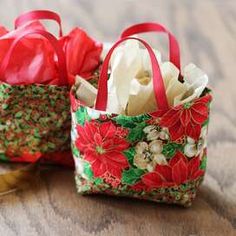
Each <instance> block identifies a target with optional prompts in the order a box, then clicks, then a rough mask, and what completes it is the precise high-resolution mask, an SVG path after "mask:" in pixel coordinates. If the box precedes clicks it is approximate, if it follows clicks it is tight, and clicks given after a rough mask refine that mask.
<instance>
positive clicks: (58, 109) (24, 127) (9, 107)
mask: <svg viewBox="0 0 236 236" xmlns="http://www.w3.org/2000/svg"><path fill="white" fill-rule="evenodd" d="M28 35H37V36H40V37H44V38H46V39H47V40H48V41H49V42H50V44H51V46H52V48H53V49H54V51H55V55H56V56H57V59H58V63H57V64H58V76H59V85H50V84H48V85H46V84H34V83H33V84H26V85H11V84H8V83H4V82H1V83H0V130H1V132H0V159H1V160H3V161H11V162H36V161H37V160H39V159H41V160H42V162H49V163H56V164H63V165H69V166H71V165H72V164H73V161H72V160H73V159H72V156H71V151H70V126H71V118H70V101H69V86H68V77H67V76H68V75H67V68H66V59H65V55H64V52H63V49H62V48H61V46H60V44H59V42H58V40H57V39H56V38H55V37H54V36H53V35H52V34H50V33H49V32H46V31H43V30H26V31H24V32H21V33H19V34H18V35H17V37H16V38H15V39H14V41H13V43H12V44H11V46H10V48H9V50H8V51H7V53H6V55H5V57H4V59H3V60H2V63H1V65H0V78H1V77H2V76H3V75H4V72H5V70H6V68H7V66H8V64H9V62H10V60H11V55H12V52H13V50H14V48H15V47H16V46H17V44H18V43H19V42H20V41H21V40H22V39H23V38H24V37H26V36H28ZM29 40H30V38H29ZM32 73H34V71H33V70H32Z"/></svg>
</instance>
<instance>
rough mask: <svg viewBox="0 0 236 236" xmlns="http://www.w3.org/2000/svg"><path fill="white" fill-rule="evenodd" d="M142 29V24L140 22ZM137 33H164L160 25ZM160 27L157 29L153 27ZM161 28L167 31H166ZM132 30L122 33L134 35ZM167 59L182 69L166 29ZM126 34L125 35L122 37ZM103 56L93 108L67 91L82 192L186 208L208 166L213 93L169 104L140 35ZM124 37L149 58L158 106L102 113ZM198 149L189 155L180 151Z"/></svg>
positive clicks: (151, 54)
mask: <svg viewBox="0 0 236 236" xmlns="http://www.w3.org/2000/svg"><path fill="white" fill-rule="evenodd" d="M139 27H140V26H139ZM146 27H147V26H145V27H144V28H143V29H140V28H138V31H139V32H140V31H144V32H148V31H162V32H163V29H164V28H163V27H161V28H160V25H158V26H155V27H154V28H155V29H153V27H151V26H150V25H149V27H151V28H148V29H147V28H146ZM157 28H158V29H157ZM164 30H165V29H164ZM135 31H136V30H135V29H133V28H131V29H129V30H128V32H127V31H126V33H124V34H129V35H132V34H133V33H137V32H135ZM165 32H167V33H168V36H169V39H170V61H172V62H173V63H174V64H175V65H176V66H177V67H178V68H180V60H179V47H178V43H177V41H176V40H175V38H174V37H173V35H171V34H170V33H169V32H168V31H166V30H165ZM125 36H128V35H125ZM125 36H124V35H123V36H122V37H124V38H122V39H120V40H119V41H118V42H116V43H115V44H114V46H113V47H112V48H111V49H110V51H109V52H108V54H107V56H106V58H105V59H104V62H103V65H102V68H101V73H100V78H99V83H98V93H97V99H96V104H95V108H90V107H87V106H85V105H84V104H83V102H82V101H79V100H77V99H76V98H75V96H74V94H73V93H71V104H72V108H71V111H72V152H73V156H74V160H75V166H76V172H75V174H76V177H75V179H76V184H77V189H78V192H79V193H80V194H91V193H102V194H108V195H117V196H128V197H135V198H139V199H147V200H152V201H156V202H164V203H173V204H180V205H184V206H189V205H191V203H192V200H193V199H194V198H195V196H196V192H197V189H198V187H199V185H200V183H201V182H202V180H203V176H204V174H205V168H206V129H207V126H208V119H209V103H210V101H211V95H210V94H209V91H208V90H206V91H205V92H204V93H203V94H202V95H201V97H200V98H197V99H195V100H193V101H192V102H190V103H185V104H182V105H178V106H175V107H171V106H169V104H168V100H167V96H166V91H165V87H164V82H163V78H162V74H161V72H160V67H159V64H158V61H157V59H156V57H155V54H154V52H153V50H152V48H151V47H150V46H149V45H148V44H147V43H146V42H145V41H144V40H142V39H139V38H135V37H125ZM126 40H138V41H139V42H140V43H142V44H143V46H144V47H145V48H146V49H147V51H148V54H149V56H150V60H151V66H152V75H153V80H152V82H153V89H154V94H155V100H156V105H157V109H156V111H155V112H151V113H146V114H141V115H138V116H126V115H121V114H111V113H108V112H106V107H107V98H108V87H107V80H108V74H107V73H108V68H109V61H110V58H111V55H112V53H113V51H114V49H115V48H116V47H117V46H119V45H120V44H121V43H122V42H124V41H126ZM190 137H191V141H192V143H191V145H194V147H195V146H196V147H197V150H198V152H197V153H196V155H194V156H192V157H191V158H190V157H188V156H186V155H185V152H184V149H185V148H186V146H187V145H188V140H189V138H190Z"/></svg>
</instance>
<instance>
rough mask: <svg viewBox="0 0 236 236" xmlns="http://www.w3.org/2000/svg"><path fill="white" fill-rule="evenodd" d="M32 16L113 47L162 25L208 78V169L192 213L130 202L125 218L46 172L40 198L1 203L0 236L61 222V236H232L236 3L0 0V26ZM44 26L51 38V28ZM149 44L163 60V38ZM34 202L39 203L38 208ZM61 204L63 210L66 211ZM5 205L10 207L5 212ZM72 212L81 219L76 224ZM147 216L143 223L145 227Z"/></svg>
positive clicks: (122, 211) (118, 206)
mask: <svg viewBox="0 0 236 236" xmlns="http://www.w3.org/2000/svg"><path fill="white" fill-rule="evenodd" d="M33 9H50V10H53V11H56V12H58V13H59V14H60V15H61V17H62V24H63V29H64V32H65V33H67V32H69V31H70V30H71V29H72V28H73V27H76V26H79V27H82V28H84V29H85V30H86V31H87V32H88V34H89V35H91V36H92V37H94V38H95V39H97V40H98V41H101V42H109V41H114V40H116V39H117V38H118V37H119V34H120V33H121V31H122V29H124V28H125V27H127V26H129V25H131V24H133V23H137V22H143V21H155V22H159V23H162V24H164V25H165V26H166V27H167V28H168V29H169V30H170V31H171V32H173V34H174V35H175V36H176V37H177V39H178V41H179V43H180V46H181V57H182V66H184V65H186V64H188V63H190V62H193V63H195V64H196V65H197V66H199V67H200V68H201V69H203V70H204V71H206V72H207V74H208V75H209V79H210V87H211V88H212V89H213V96H214V102H213V106H212V114H211V122H210V132H209V149H208V150H209V152H208V153H209V159H208V170H207V175H206V178H205V182H204V185H203V187H202V189H201V192H200V194H199V196H200V197H199V198H198V199H197V201H196V204H195V205H194V206H193V208H191V209H192V211H185V212H183V211H178V210H177V209H174V211H172V209H170V208H165V207H158V210H156V209H155V207H154V205H151V204H150V205H149V204H147V205H145V207H144V208H142V206H141V205H142V204H140V203H137V204H136V203H135V202H134V201H129V207H128V210H129V211H128V210H127V204H126V202H122V201H121V202H118V201H115V200H114V201H111V200H109V199H107V200H97V199H96V200H95V199H94V200H91V199H88V198H86V200H85V198H84V199H83V201H82V200H81V203H80V201H77V195H76V194H74V192H75V191H74V183H73V180H72V179H73V173H72V174H69V175H67V174H65V175H63V176H64V178H65V181H64V180H63V178H62V181H61V180H59V178H58V177H57V175H56V174H51V173H50V174H48V175H47V176H45V177H44V180H43V181H44V182H43V184H42V185H43V187H42V188H41V190H40V193H35V192H32V193H31V194H29V192H26V193H22V194H19V195H11V196H9V197H8V198H5V200H4V201H3V202H1V203H4V204H3V205H2V207H1V206H0V212H1V213H0V216H1V217H2V216H3V217H4V219H5V221H4V222H3V223H2V225H1V224H0V235H6V234H5V233H6V232H7V231H5V229H8V228H9V232H12V231H13V230H14V227H15V228H16V229H19V230H20V232H23V233H24V235H26V233H27V232H28V231H27V229H31V230H34V229H37V230H39V231H38V232H41V233H42V235H46V233H49V232H54V233H55V232H58V231H57V224H58V222H60V224H61V227H60V230H62V232H64V231H63V230H67V231H65V232H75V230H77V231H76V232H86V235H90V233H91V234H93V232H105V231H106V232H108V233H107V234H106V235H121V234H122V233H126V234H127V235H132V234H129V233H130V232H132V233H134V232H136V233H137V234H136V235H147V234H148V232H149V233H150V234H148V235H156V233H155V234H152V233H154V232H162V233H163V232H166V234H165V235H175V234H176V232H179V234H178V235H217V234H218V235H225V234H228V235H236V200H235V199H236V156H235V152H236V108H235V104H236V78H235V75H236V65H235V58H236V1H235V0H178V1H177V0H136V1H135V0H50V1H46V0H44V1H43V0H1V1H0V24H1V25H4V26H6V27H7V28H8V29H13V27H14V18H16V17H17V16H18V15H19V14H20V13H23V12H26V11H29V10H33ZM47 25H48V26H49V28H50V29H52V31H53V32H56V30H57V28H56V27H57V26H56V25H54V24H53V23H48V24H47ZM149 38H150V39H151V40H152V45H153V46H154V47H155V48H158V49H159V48H161V49H162V50H163V54H164V55H165V58H167V56H168V53H167V51H166V49H167V45H166V42H167V40H166V38H164V37H162V36H158V37H156V35H155V34H152V35H150V36H149ZM157 38H158V39H157ZM63 176H62V177H63ZM71 181H72V182H71ZM35 194H37V195H36V196H35ZM58 196H60V197H58ZM37 199H40V200H39V203H38V200H37ZM47 199H49V200H47ZM51 199H52V200H51ZM68 199H70V200H71V203H69V202H68ZM18 201H20V202H22V206H23V207H22V209H23V210H21V208H19V209H18V211H15V208H14V204H12V202H15V203H16V204H15V205H16V206H18ZM9 202H10V203H11V204H8V203H9ZM65 202H66V205H67V204H68V206H67V207H66V208H65V207H64V206H65V205H64V204H65ZM73 203H74V204H73ZM84 203H85V204H84ZM86 204H87V205H86ZM91 204H93V205H92V206H93V207H91ZM9 205H11V206H13V208H9ZM33 206H34V207H33ZM25 209H26V210H25ZM62 209H63V210H62ZM33 211H35V212H37V213H38V212H40V214H41V215H40V217H39V218H38V219H37V217H36V218H33V219H34V220H33V221H29V222H28V221H27V220H28V218H31V217H32V216H33V215H34V213H35V212H33ZM15 212H18V214H19V215H22V216H25V217H26V219H27V220H25V221H24V222H23V220H22V224H21V223H20V221H19V223H18V221H15V218H14V217H15ZM45 212H46V213H45ZM85 212H86V213H85ZM94 212H96V214H95V213H94ZM77 213H81V214H80V217H79V219H77V218H76V220H75V216H77ZM120 215H122V219H120ZM46 216H50V217H46ZM51 216H53V217H54V221H56V222H54V221H53V217H51ZM105 216H109V217H108V218H106V217H105ZM144 216H145V217H144ZM147 216H149V218H148V222H147V221H145V219H146V217H147ZM163 216H164V217H163ZM45 217H46V218H45ZM131 217H133V218H132V221H131ZM44 218H45V219H47V220H46V221H45V222H44V224H45V225H41V221H42V220H43V219H44ZM65 218H66V219H67V218H68V219H69V220H65ZM56 219H57V220H56ZM102 219H104V220H102ZM110 219H111V220H110ZM179 219H180V220H179ZM18 220H19V219H18ZM35 220H36V223H35V222H34V221H35ZM58 220H60V221H58ZM26 222H28V223H26ZM114 222H115V223H114ZM158 222H159V223H158ZM186 222H187V223H186ZM23 223H24V224H23ZM54 223H55V224H54ZM128 223H129V227H127V224H128ZM12 225H13V226H14V227H13V226H12ZM25 225H27V227H28V228H25ZM52 225H54V228H53V229H52ZM114 225H115V227H114ZM122 226H124V228H122ZM138 226H139V227H138ZM150 226H151V227H150ZM81 228H82V229H83V230H84V231H83V230H81ZM128 228H129V229H133V231H132V230H131V231H129V230H127V229H128ZM1 229H3V230H2V231H1ZM124 229H126V230H125V231H124ZM44 230H45V231H44ZM50 230H52V231H50ZM58 230H59V229H58ZM80 230H81V231H80ZM103 230H104V231H103ZM212 230H215V231H214V232H215V234H210V233H212ZM1 232H2V233H1ZM32 232H34V231H32ZM44 232H45V233H44ZM60 232H61V231H60ZM207 232H208V234H207ZM3 233H4V234H3ZM87 233H88V234H87ZM10 235H11V234H10ZM12 235H15V234H12ZM40 235H41V234H40ZM50 235H59V234H50ZM81 235H85V234H81Z"/></svg>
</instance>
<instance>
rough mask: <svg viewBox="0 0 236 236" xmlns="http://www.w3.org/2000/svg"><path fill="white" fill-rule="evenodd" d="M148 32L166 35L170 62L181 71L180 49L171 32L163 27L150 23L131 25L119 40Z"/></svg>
mask: <svg viewBox="0 0 236 236" xmlns="http://www.w3.org/2000/svg"><path fill="white" fill-rule="evenodd" d="M148 32H162V33H166V34H167V35H168V38H169V57H170V61H171V62H172V63H173V64H174V65H175V66H176V67H177V68H178V69H179V71H181V63H180V49H179V44H178V41H177V40H176V38H175V36H174V35H173V34H172V33H171V32H169V31H168V30H167V29H166V28H165V27H164V26H163V25H161V24H157V23H152V22H146V23H141V24H136V25H132V26H130V27H128V28H127V29H125V30H124V31H123V32H122V34H121V38H125V37H129V36H132V35H134V34H140V33H148Z"/></svg>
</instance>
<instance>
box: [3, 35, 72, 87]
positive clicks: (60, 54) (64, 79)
mask: <svg viewBox="0 0 236 236" xmlns="http://www.w3.org/2000/svg"><path fill="white" fill-rule="evenodd" d="M32 34H35V35H40V36H43V37H44V38H46V39H47V40H48V41H49V42H50V44H51V45H52V47H53V49H54V50H55V53H56V55H57V58H58V70H59V79H60V85H67V84H68V73H67V67H66V57H65V53H64V51H63V49H62V47H61V45H60V43H59V41H58V40H57V38H55V37H54V36H53V35H52V34H51V33H49V32H47V31H44V30H27V31H24V32H22V33H20V34H18V35H17V37H16V38H15V39H14V41H13V42H12V44H11V46H10V48H9V50H8V51H7V53H6V55H5V57H4V58H3V60H2V63H1V65H0V78H2V77H3V74H4V72H5V70H6V68H7V66H8V64H9V61H10V59H11V55H12V53H13V50H14V48H15V47H16V45H17V44H18V43H19V42H20V40H21V39H23V38H24V37H25V36H27V35H32Z"/></svg>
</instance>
